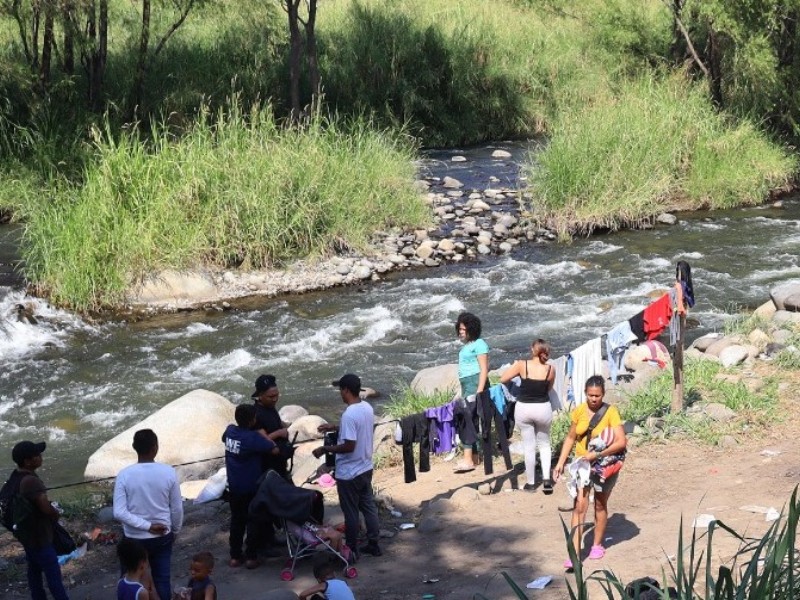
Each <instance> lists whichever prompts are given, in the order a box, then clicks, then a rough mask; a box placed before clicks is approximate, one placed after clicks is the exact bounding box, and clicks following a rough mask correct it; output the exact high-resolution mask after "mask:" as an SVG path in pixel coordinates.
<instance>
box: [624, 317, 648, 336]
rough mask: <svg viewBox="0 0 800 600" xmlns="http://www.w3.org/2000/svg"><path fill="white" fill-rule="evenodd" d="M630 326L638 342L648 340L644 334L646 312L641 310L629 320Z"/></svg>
mask: <svg viewBox="0 0 800 600" xmlns="http://www.w3.org/2000/svg"><path fill="white" fill-rule="evenodd" d="M628 325H630V326H631V332H632V333H633V335H635V336H636V341H637V342H643V341H645V340H646V339H647V338H646V337H645V334H644V311H643V310H640V311H639V312H638V313H636V314H635V315H633V316H632V317H631V318H630V319H628Z"/></svg>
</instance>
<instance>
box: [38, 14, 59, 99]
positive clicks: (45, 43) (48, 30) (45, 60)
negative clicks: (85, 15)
mask: <svg viewBox="0 0 800 600" xmlns="http://www.w3.org/2000/svg"><path fill="white" fill-rule="evenodd" d="M54 2H55V0H45V3H44V37H43V38H42V61H41V63H40V64H39V86H40V88H41V91H43V92H45V91H47V89H48V88H49V87H50V70H51V69H50V67H51V63H52V60H53V42H54V41H55V12H56V10H55V6H54Z"/></svg>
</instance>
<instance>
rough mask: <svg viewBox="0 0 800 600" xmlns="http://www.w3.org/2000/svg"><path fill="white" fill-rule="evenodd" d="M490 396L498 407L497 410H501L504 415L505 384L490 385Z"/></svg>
mask: <svg viewBox="0 0 800 600" xmlns="http://www.w3.org/2000/svg"><path fill="white" fill-rule="evenodd" d="M489 397H490V398H491V399H492V402H493V403H494V405H495V406H496V407H497V412H499V413H500V414H501V415H502V414H503V411H504V410H505V409H506V393H505V386H504V385H503V384H502V383H496V384H495V385H493V386H492V387H490V388H489Z"/></svg>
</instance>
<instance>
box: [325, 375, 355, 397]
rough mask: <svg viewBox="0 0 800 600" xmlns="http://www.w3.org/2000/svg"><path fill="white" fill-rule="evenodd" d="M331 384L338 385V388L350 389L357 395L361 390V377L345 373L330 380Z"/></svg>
mask: <svg viewBox="0 0 800 600" xmlns="http://www.w3.org/2000/svg"><path fill="white" fill-rule="evenodd" d="M331 385H332V386H334V387H338V388H339V389H340V390H350V391H351V392H352V393H353V394H356V395H358V392H360V391H361V378H360V377H359V376H358V375H353V374H352V373H348V374H347V375H342V377H341V379H337V380H336V381H331Z"/></svg>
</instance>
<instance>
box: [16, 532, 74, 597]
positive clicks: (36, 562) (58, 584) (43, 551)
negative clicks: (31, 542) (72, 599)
mask: <svg viewBox="0 0 800 600" xmlns="http://www.w3.org/2000/svg"><path fill="white" fill-rule="evenodd" d="M23 547H24V548H25V558H26V560H27V561H28V586H30V588H31V598H33V600H47V594H45V591H44V584H43V583H42V574H44V578H45V579H46V580H47V587H48V588H50V593H51V594H52V595H53V598H54V600H69V596H67V590H65V589H64V583H63V582H62V581H61V567H59V566H58V557H57V556H56V549H55V548H53V545H52V544H50V545H48V546H44V547H42V548H29V547H28V546H23Z"/></svg>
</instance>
